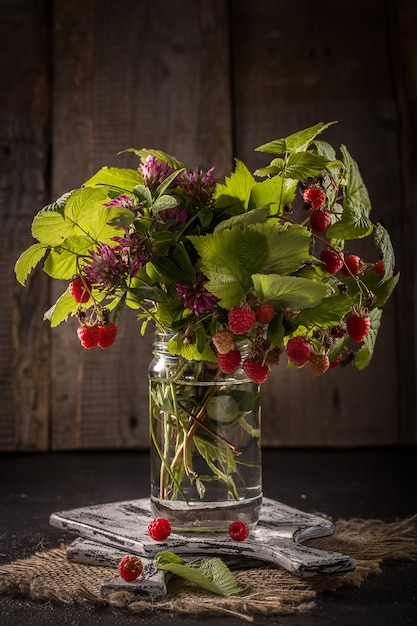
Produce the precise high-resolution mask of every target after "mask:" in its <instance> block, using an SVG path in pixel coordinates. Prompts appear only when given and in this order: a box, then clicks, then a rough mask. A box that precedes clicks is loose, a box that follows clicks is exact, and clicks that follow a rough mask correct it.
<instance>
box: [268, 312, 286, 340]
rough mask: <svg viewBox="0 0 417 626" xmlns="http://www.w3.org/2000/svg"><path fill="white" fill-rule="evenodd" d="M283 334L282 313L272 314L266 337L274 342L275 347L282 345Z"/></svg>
mask: <svg viewBox="0 0 417 626" xmlns="http://www.w3.org/2000/svg"><path fill="white" fill-rule="evenodd" d="M284 335H285V326H284V314H283V313H278V314H277V315H274V317H273V319H272V321H271V322H270V324H269V326H268V331H267V337H266V338H267V339H268V341H270V342H271V343H272V344H274V346H276V347H277V348H280V347H281V345H282V342H283V341H284Z"/></svg>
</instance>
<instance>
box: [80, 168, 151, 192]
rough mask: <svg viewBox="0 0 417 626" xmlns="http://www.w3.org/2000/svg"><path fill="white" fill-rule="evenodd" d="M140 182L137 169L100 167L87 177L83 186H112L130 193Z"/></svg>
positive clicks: (140, 178)
mask: <svg viewBox="0 0 417 626" xmlns="http://www.w3.org/2000/svg"><path fill="white" fill-rule="evenodd" d="M141 182H142V177H141V175H140V172H139V170H137V169H136V170H132V169H127V168H120V167H102V168H101V169H100V170H99V171H98V172H96V173H95V174H94V176H92V177H91V178H89V179H88V180H87V181H86V182H85V183H84V185H83V186H84V187H98V186H100V187H102V186H106V187H113V188H115V189H119V190H120V191H121V192H122V191H124V192H129V193H131V192H132V190H133V188H134V187H135V186H136V185H138V184H139V183H141Z"/></svg>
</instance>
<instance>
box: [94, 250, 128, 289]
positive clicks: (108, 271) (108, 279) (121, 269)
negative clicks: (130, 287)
mask: <svg viewBox="0 0 417 626" xmlns="http://www.w3.org/2000/svg"><path fill="white" fill-rule="evenodd" d="M89 255H90V258H89V259H87V260H85V261H84V267H83V271H84V274H85V276H86V277H87V278H88V280H89V281H90V283H91V284H92V285H96V286H97V288H98V289H99V290H100V291H104V290H106V289H109V288H110V289H114V288H115V287H120V286H121V285H123V284H124V282H125V277H126V274H127V273H128V270H129V266H128V261H127V258H126V257H125V256H122V255H120V253H119V249H118V247H112V246H110V245H109V244H107V243H103V242H101V243H100V245H99V247H98V248H97V249H96V250H89Z"/></svg>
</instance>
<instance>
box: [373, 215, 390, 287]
mask: <svg viewBox="0 0 417 626" xmlns="http://www.w3.org/2000/svg"><path fill="white" fill-rule="evenodd" d="M374 241H375V245H376V247H377V248H378V250H380V252H381V255H382V261H383V262H384V266H385V274H384V276H380V277H379V280H380V282H384V280H388V279H389V278H390V277H391V276H392V273H393V271H394V266H395V255H394V248H393V247H392V243H391V238H390V236H389V234H388V232H387V230H386V229H385V228H384V227H383V226H382V225H381V224H379V223H377V224H376V226H375V230H374Z"/></svg>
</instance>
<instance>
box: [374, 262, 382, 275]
mask: <svg viewBox="0 0 417 626" xmlns="http://www.w3.org/2000/svg"><path fill="white" fill-rule="evenodd" d="M373 270H374V272H375V274H379V275H380V276H384V275H385V265H384V261H378V263H375V265H374V267H373Z"/></svg>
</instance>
